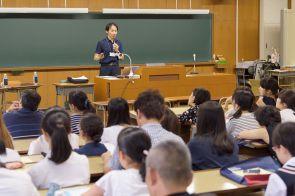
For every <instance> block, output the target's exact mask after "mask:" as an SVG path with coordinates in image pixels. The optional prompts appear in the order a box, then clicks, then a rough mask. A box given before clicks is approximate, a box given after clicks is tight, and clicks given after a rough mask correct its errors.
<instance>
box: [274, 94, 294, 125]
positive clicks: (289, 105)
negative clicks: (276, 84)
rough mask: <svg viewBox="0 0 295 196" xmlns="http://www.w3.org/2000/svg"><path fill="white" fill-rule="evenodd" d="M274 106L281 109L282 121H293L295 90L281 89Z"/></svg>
mask: <svg viewBox="0 0 295 196" xmlns="http://www.w3.org/2000/svg"><path fill="white" fill-rule="evenodd" d="M276 107H277V108H279V109H280V110H281V111H280V114H281V118H282V122H287V121H292V122H295V91H294V90H282V91H281V92H280V93H279V96H278V99H277V103H276Z"/></svg>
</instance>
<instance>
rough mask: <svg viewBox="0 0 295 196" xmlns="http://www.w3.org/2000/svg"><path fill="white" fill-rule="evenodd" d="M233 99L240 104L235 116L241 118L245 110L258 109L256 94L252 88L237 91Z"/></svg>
mask: <svg viewBox="0 0 295 196" xmlns="http://www.w3.org/2000/svg"><path fill="white" fill-rule="evenodd" d="M232 100H233V102H234V103H235V104H236V105H237V106H238V109H237V111H236V112H235V114H234V115H233V118H239V117H240V116H241V115H242V112H243V111H248V112H254V111H255V109H256V104H255V96H254V94H253V92H252V91H251V90H246V89H245V90H237V91H235V92H234V94H233V95H232Z"/></svg>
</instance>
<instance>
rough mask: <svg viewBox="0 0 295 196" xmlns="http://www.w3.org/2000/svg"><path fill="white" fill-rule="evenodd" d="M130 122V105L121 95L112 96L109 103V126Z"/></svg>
mask: <svg viewBox="0 0 295 196" xmlns="http://www.w3.org/2000/svg"><path fill="white" fill-rule="evenodd" d="M120 124H130V114H129V106H128V103H127V101H126V100H125V99H123V98H121V97H117V98H112V99H111V100H110V101H109V103H108V123H107V126H108V127H110V126H113V125H120Z"/></svg>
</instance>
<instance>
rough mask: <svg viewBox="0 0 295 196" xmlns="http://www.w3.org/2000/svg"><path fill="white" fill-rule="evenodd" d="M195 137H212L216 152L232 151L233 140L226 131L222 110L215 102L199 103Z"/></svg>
mask: <svg viewBox="0 0 295 196" xmlns="http://www.w3.org/2000/svg"><path fill="white" fill-rule="evenodd" d="M196 137H207V138H212V140H213V145H214V146H215V149H216V150H217V153H232V152H233V146H234V145H233V141H232V140H230V139H229V137H228V134H227V132H226V126H225V117H224V111H223V109H222V107H221V106H220V105H219V104H218V103H217V102H215V101H207V102H205V103H203V104H201V105H200V107H199V110H198V123H197V133H196Z"/></svg>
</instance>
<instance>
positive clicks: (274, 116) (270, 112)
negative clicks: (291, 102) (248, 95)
mask: <svg viewBox="0 0 295 196" xmlns="http://www.w3.org/2000/svg"><path fill="white" fill-rule="evenodd" d="M254 115H255V118H256V120H257V121H258V123H259V124H260V125H261V126H266V127H267V126H269V125H276V124H278V123H280V122H281V114H280V111H279V110H278V109H277V108H276V107H274V106H271V105H267V106H263V107H259V108H258V109H257V110H256V111H255V113H254Z"/></svg>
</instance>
